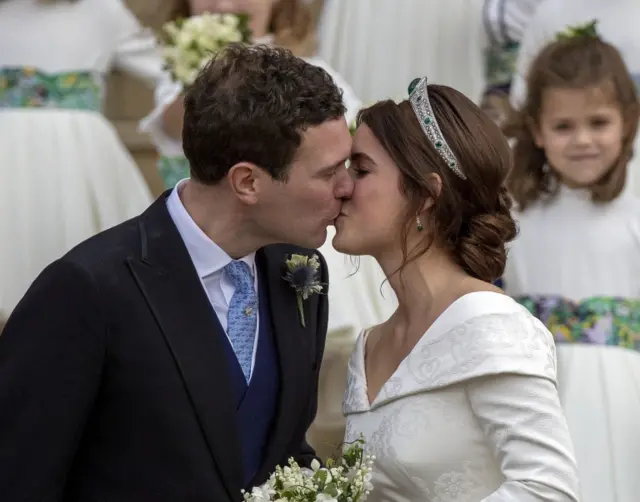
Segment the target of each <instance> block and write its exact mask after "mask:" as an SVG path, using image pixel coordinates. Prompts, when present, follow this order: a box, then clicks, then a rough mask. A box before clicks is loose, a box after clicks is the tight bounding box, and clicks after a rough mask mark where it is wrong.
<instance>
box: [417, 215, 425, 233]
mask: <svg viewBox="0 0 640 502" xmlns="http://www.w3.org/2000/svg"><path fill="white" fill-rule="evenodd" d="M416 227H417V228H418V232H422V231H423V230H424V227H423V226H422V222H421V221H420V216H416Z"/></svg>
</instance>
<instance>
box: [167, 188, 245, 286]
mask: <svg viewBox="0 0 640 502" xmlns="http://www.w3.org/2000/svg"><path fill="white" fill-rule="evenodd" d="M186 181H187V180H186V179H184V180H181V181H180V182H178V184H176V186H175V188H174V189H173V191H172V192H171V194H170V195H169V197H168V198H167V210H168V211H169V215H170V216H171V219H172V220H173V223H174V224H175V226H176V228H177V229H178V233H179V234H180V237H182V240H183V242H184V245H185V246H186V248H187V251H188V253H189V256H190V257H191V261H192V262H193V265H194V266H195V268H196V272H197V273H198V276H199V277H200V278H201V279H204V278H205V277H207V276H209V275H211V274H213V273H215V272H218V271H220V270H222V269H223V268H224V267H226V266H227V265H228V264H229V263H230V262H231V261H233V259H232V258H231V257H230V256H229V255H228V254H227V253H226V252H225V251H224V250H223V249H222V248H221V247H220V246H218V245H217V244H216V243H215V242H213V241H212V240H211V239H210V238H209V237H208V236H207V235H206V234H205V233H204V232H203V231H202V230H201V229H200V227H198V225H196V222H195V221H193V219H192V218H191V216H190V215H189V213H188V212H187V210H186V209H185V207H184V205H183V204H182V200H180V191H181V187H182V185H183V184H184V183H185V182H186ZM240 261H243V262H245V263H246V264H247V265H249V268H250V269H251V271H252V273H253V276H254V278H255V277H256V275H255V272H256V270H255V261H256V253H255V252H253V253H251V254H249V255H247V256H245V257H243V258H241V259H240Z"/></svg>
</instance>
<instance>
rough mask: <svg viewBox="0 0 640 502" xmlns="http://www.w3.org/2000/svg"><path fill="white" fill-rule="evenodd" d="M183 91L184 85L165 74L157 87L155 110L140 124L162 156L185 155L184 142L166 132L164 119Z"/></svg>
mask: <svg viewBox="0 0 640 502" xmlns="http://www.w3.org/2000/svg"><path fill="white" fill-rule="evenodd" d="M182 91H183V88H182V84H180V82H175V81H174V80H172V79H171V76H170V75H169V73H168V72H166V71H165V72H163V74H162V78H161V79H160V81H159V82H158V84H157V85H156V90H155V94H154V98H155V108H154V109H153V110H152V111H151V113H150V114H149V115H147V116H146V117H145V118H144V119H142V121H141V122H140V130H141V131H142V132H144V133H147V134H148V135H149V136H150V137H151V141H152V142H153V144H154V145H155V147H156V149H157V150H158V152H159V153H160V154H161V155H166V156H170V157H172V156H178V155H183V153H182V141H181V140H179V139H176V138H173V137H172V136H170V135H168V134H167V133H166V132H165V130H164V126H163V118H162V117H163V115H164V111H165V110H166V109H167V107H168V106H169V105H171V104H172V103H173V102H174V101H175V100H176V99H177V98H178V96H180V94H181V93H182Z"/></svg>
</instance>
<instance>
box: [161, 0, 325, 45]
mask: <svg viewBox="0 0 640 502" xmlns="http://www.w3.org/2000/svg"><path fill="white" fill-rule="evenodd" d="M190 15H191V12H190V9H189V1H188V0H179V1H178V2H177V3H176V7H175V8H174V10H173V12H172V15H171V18H172V19H177V18H180V17H189V16H190ZM267 31H268V32H269V33H273V35H274V37H275V41H274V42H275V44H276V45H279V46H281V47H285V48H287V49H289V50H290V51H291V52H293V53H294V54H295V55H296V56H311V55H313V54H315V52H316V48H317V40H316V32H315V21H314V19H313V13H312V10H311V7H310V5H309V4H308V2H305V1H303V0H278V1H277V2H275V4H274V6H273V12H272V13H271V20H270V21H269V26H268V29H267Z"/></svg>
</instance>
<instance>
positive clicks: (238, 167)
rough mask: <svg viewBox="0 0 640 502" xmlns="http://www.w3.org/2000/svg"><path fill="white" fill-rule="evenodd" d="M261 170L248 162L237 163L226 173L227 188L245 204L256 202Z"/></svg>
mask: <svg viewBox="0 0 640 502" xmlns="http://www.w3.org/2000/svg"><path fill="white" fill-rule="evenodd" d="M261 174H262V170H261V169H260V168H258V166H256V165H255V164H252V163H250V162H238V163H237V164H235V165H233V166H232V167H231V169H229V172H228V173H227V181H228V183H229V187H230V188H231V190H232V191H233V193H234V194H235V196H236V197H237V198H238V199H239V200H241V201H242V202H244V203H245V204H250V205H253V204H255V203H256V202H258V191H259V189H260V177H261Z"/></svg>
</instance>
